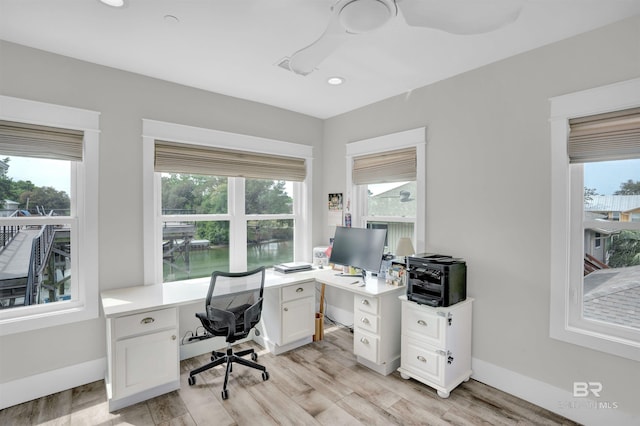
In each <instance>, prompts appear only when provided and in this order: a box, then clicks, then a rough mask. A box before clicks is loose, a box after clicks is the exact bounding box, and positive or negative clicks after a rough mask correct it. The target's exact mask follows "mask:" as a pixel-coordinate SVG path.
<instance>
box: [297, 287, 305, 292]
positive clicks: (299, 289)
mask: <svg viewBox="0 0 640 426" xmlns="http://www.w3.org/2000/svg"><path fill="white" fill-rule="evenodd" d="M303 291H304V288H302V287H298V288H296V293H302V292H303Z"/></svg>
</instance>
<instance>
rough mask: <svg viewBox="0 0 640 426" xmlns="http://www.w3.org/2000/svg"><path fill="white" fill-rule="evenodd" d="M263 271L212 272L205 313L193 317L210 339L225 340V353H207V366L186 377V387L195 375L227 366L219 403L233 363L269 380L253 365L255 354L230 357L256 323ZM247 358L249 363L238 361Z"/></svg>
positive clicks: (192, 383)
mask: <svg viewBox="0 0 640 426" xmlns="http://www.w3.org/2000/svg"><path fill="white" fill-rule="evenodd" d="M264 271H265V269H264V267H261V268H258V269H255V270H253V271H248V272H214V273H213V274H212V275H211V283H210V284H209V291H208V292H207V300H206V302H205V309H206V313H196V317H198V318H199V319H200V321H201V322H202V325H203V326H204V328H205V329H206V330H207V331H208V332H209V333H210V334H211V335H212V336H226V340H227V351H226V353H225V352H218V351H213V352H211V362H210V363H208V364H206V365H203V366H202V367H199V368H196V369H195V370H193V371H191V372H190V373H189V385H191V386H193V385H194V384H195V383H196V377H195V375H196V374H198V373H201V372H203V371H205V370H208V369H210V368H213V367H216V366H218V365H220V364H224V363H226V364H227V371H226V374H225V376H224V386H223V387H222V399H227V398H228V397H229V391H228V390H227V382H228V381H229V373H231V372H232V365H233V363H234V362H237V363H238V364H242V365H246V366H247V367H251V368H255V369H257V370H261V371H262V380H269V373H268V372H267V369H266V368H265V367H264V366H262V365H260V364H258V363H256V362H253V361H256V360H257V359H258V354H257V353H255V351H254V350H253V349H247V350H244V351H240V352H236V353H234V352H233V350H232V349H231V344H232V343H233V342H235V341H236V340H240V339H244V338H245V337H247V336H248V335H249V332H250V331H251V329H252V328H253V327H254V326H255V325H256V324H257V323H258V322H259V321H260V314H261V312H262V293H263V291H264V274H265V272H264ZM249 354H250V355H251V360H252V361H249V360H247V359H244V358H241V357H243V356H246V355H249Z"/></svg>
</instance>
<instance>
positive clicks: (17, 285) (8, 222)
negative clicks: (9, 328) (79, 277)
mask: <svg viewBox="0 0 640 426" xmlns="http://www.w3.org/2000/svg"><path fill="white" fill-rule="evenodd" d="M0 158H1V159H2V160H1V161H0V202H1V203H2V206H0V207H1V208H0V309H7V308H15V307H20V306H28V305H37V304H42V303H52V302H59V301H64V300H71V299H72V298H73V297H74V296H75V295H74V287H73V285H72V280H71V276H72V273H71V253H72V247H71V231H72V224H73V220H72V219H70V217H69V216H70V207H71V200H70V196H69V192H70V187H71V164H70V162H69V161H62V160H51V159H41V158H29V157H20V156H4V155H2V153H0ZM52 218H53V219H55V218H60V220H59V221H56V220H52Z"/></svg>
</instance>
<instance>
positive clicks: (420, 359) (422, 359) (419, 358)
mask: <svg viewBox="0 0 640 426" xmlns="http://www.w3.org/2000/svg"><path fill="white" fill-rule="evenodd" d="M416 358H418V361H420V362H427V359H426V358H425V357H423V356H422V355H418V356H417V357H416Z"/></svg>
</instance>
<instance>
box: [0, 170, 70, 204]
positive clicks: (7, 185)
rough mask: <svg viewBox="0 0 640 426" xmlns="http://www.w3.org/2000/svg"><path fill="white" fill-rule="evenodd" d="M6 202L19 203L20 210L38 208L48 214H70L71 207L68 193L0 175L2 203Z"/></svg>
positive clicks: (0, 198)
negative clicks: (59, 212)
mask: <svg viewBox="0 0 640 426" xmlns="http://www.w3.org/2000/svg"><path fill="white" fill-rule="evenodd" d="M5 162H8V159H5ZM4 200H12V201H16V202H18V203H19V208H20V209H29V210H34V209H35V208H36V206H38V207H41V208H44V210H45V211H47V212H49V211H51V210H58V211H60V210H62V211H63V212H64V214H68V211H69V208H70V207H71V200H70V198H69V195H68V194H67V193H66V192H64V191H58V190H57V189H55V188H53V187H51V186H36V185H34V184H33V183H32V182H31V181H29V180H27V181H24V180H19V181H17V182H15V181H14V180H13V179H12V178H10V177H8V176H6V174H3V175H0V201H1V202H4Z"/></svg>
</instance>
